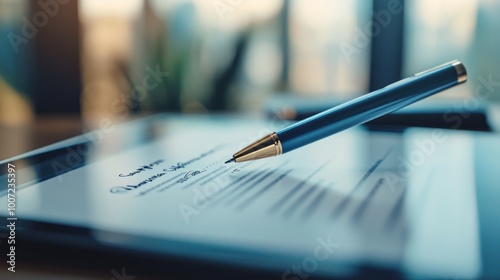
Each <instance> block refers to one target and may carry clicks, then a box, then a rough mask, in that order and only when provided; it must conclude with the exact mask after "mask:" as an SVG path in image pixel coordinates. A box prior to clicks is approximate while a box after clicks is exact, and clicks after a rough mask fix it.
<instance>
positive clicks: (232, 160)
mask: <svg viewBox="0 0 500 280" xmlns="http://www.w3.org/2000/svg"><path fill="white" fill-rule="evenodd" d="M234 161H235V159H234V158H231V159H230V160H228V161H226V162H224V164H227V163H230V162H234Z"/></svg>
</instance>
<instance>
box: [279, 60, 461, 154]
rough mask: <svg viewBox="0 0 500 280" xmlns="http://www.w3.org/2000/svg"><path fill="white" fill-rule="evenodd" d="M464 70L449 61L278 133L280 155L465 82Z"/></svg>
mask: <svg viewBox="0 0 500 280" xmlns="http://www.w3.org/2000/svg"><path fill="white" fill-rule="evenodd" d="M466 80H467V75H466V71H465V67H464V66H463V64H462V63H461V62H459V61H452V62H450V63H446V64H444V65H441V66H438V67H435V68H432V69H430V70H427V71H424V72H421V73H418V74H415V75H414V76H411V77H409V78H406V79H403V80H400V81H398V82H395V83H393V84H390V85H388V86H386V87H384V88H381V89H379V90H376V91H373V92H371V93H368V94H365V95H363V96H360V97H358V98H356V99H353V100H351V101H349V102H346V103H344V104H341V105H339V106H336V107H333V108H331V109H328V110H326V111H324V112H321V113H318V114H316V115H314V116H311V117H309V118H307V119H304V120H302V121H300V122H297V123H295V124H293V125H291V126H289V127H287V128H284V129H282V130H281V131H279V132H277V135H278V137H279V139H280V141H281V145H282V150H283V153H286V152H289V151H292V150H294V149H297V148H299V147H302V146H305V145H307V144H310V143H312V142H315V141H317V140H320V139H322V138H325V137H327V136H330V135H332V134H335V133H337V132H340V131H342V130H345V129H347V128H350V127H352V126H356V125H359V124H363V123H365V122H368V121H370V120H372V119H375V118H378V117H380V116H383V115H386V114H388V113H391V112H393V111H396V110H398V109H401V108H403V107H405V106H407V105H410V104H412V103H414V102H416V101H418V100H421V99H423V98H426V97H428V96H431V95H433V94H435V93H438V92H440V91H443V90H445V89H448V88H450V87H453V86H455V85H457V84H459V83H462V82H465V81H466Z"/></svg>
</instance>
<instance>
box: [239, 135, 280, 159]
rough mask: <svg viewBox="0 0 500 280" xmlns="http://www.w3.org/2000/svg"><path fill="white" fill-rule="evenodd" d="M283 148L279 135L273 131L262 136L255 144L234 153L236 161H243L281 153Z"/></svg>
mask: <svg viewBox="0 0 500 280" xmlns="http://www.w3.org/2000/svg"><path fill="white" fill-rule="evenodd" d="M282 153H283V148H282V146H281V141H280V139H279V138H278V135H277V134H276V133H275V132H273V133H271V134H269V135H266V136H264V137H262V138H261V139H259V140H257V141H256V142H254V143H253V144H250V145H248V146H246V147H245V148H243V149H242V150H241V151H239V152H237V153H236V154H234V155H233V158H234V161H236V162H242V161H247V160H254V159H259V158H266V157H272V156H277V155H281V154H282Z"/></svg>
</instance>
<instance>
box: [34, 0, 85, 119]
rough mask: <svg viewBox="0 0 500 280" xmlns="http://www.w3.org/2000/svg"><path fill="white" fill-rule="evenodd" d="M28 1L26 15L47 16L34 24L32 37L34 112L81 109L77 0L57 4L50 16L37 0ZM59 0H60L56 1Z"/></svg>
mask: <svg viewBox="0 0 500 280" xmlns="http://www.w3.org/2000/svg"><path fill="white" fill-rule="evenodd" d="M40 3H42V1H30V11H29V15H28V19H33V21H36V20H38V21H39V20H40V19H39V18H40V17H41V15H42V14H45V15H46V16H47V20H46V24H44V25H40V26H39V27H37V26H34V27H35V28H36V30H37V31H36V35H35V36H34V37H33V38H32V39H31V41H30V45H31V46H32V50H33V58H34V65H33V67H34V71H33V72H34V73H36V74H35V75H33V78H32V83H33V86H32V87H31V89H32V91H33V92H32V93H31V94H30V95H31V96H32V98H33V104H34V107H35V112H36V114H38V115H40V114H48V113H49V114H51V113H72V114H79V113H80V93H81V87H82V82H81V70H80V69H81V67H80V41H81V40H80V21H79V17H78V1H67V3H64V4H60V5H57V7H58V11H57V13H55V12H54V13H55V14H54V15H53V16H49V15H48V14H47V11H46V9H44V8H42V5H41V4H40ZM57 3H59V2H57Z"/></svg>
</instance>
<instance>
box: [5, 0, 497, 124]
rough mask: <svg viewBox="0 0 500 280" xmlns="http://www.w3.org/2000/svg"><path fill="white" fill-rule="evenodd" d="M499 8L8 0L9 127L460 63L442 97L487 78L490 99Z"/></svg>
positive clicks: (227, 106)
mask: <svg viewBox="0 0 500 280" xmlns="http://www.w3.org/2000/svg"><path fill="white" fill-rule="evenodd" d="M403 7H404V9H403ZM499 12H500V1H496V0H467V1H465V0H464V1H456V0H437V1H436V0H418V1H408V0H406V1H403V0H401V1H399V0H372V1H366V0H351V1H342V0H273V1H268V0H106V1H100V0H78V1H77V0H38V1H27V0H0V124H7V125H12V124H24V123H30V122H33V121H35V120H37V118H40V117H43V116H59V117H61V116H77V117H78V118H81V119H82V120H84V121H92V120H99V119H100V118H103V117H109V118H115V119H117V120H122V119H125V118H128V117H130V116H134V115H143V114H151V113H154V112H185V113H210V112H247V113H251V112H253V113H256V112H262V110H263V108H264V107H265V105H266V102H267V101H268V100H269V98H271V97H274V96H280V97H284V98H287V97H288V96H301V97H307V98H311V99H314V98H324V97H335V98H339V99H349V98H353V97H356V96H359V95H361V94H364V93H366V92H369V91H371V90H375V89H377V88H380V87H382V86H384V85H387V84H389V83H391V82H394V81H396V80H398V79H400V78H402V77H406V76H409V75H412V74H414V73H416V72H419V71H422V70H426V69H428V68H430V67H433V66H436V65H439V64H442V63H444V62H447V61H450V60H453V59H460V60H461V61H462V62H464V64H465V65H466V66H467V70H468V72H469V82H468V83H466V84H465V86H462V87H457V88H454V89H451V90H449V91H447V92H446V93H445V94H439V95H436V96H435V97H433V99H449V100H452V99H457V100H463V99H464V98H471V99H473V98H477V97H476V96H474V90H475V89H476V87H477V86H478V85H481V84H483V90H484V88H486V90H490V92H491V93H493V94H488V97H487V98H486V99H485V100H486V102H490V103H492V104H494V103H495V102H498V101H499V100H500V97H499V94H498V93H499V92H500V89H499V86H500V85H499V84H498V82H497V85H494V82H496V81H499V82H500V55H499V53H498V50H500V37H499V36H498V34H500V17H498V13H499ZM484 81H494V82H493V83H492V82H490V84H489V86H486V85H484V83H485V82H484ZM495 93H496V94H495ZM495 95H496V96H495ZM483 96H484V95H483ZM62 118H63V117H61V119H62Z"/></svg>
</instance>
